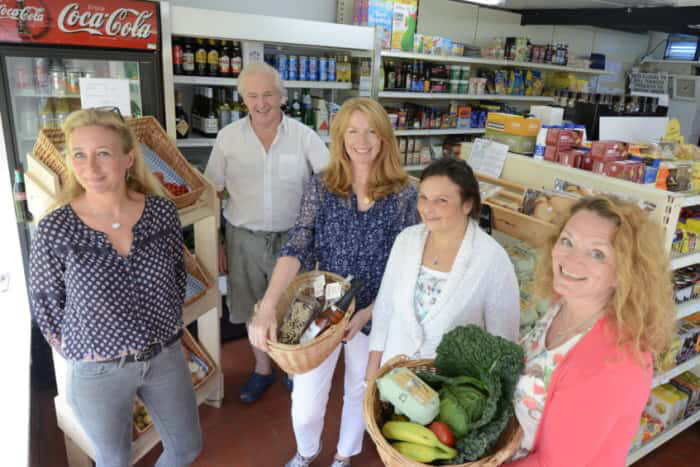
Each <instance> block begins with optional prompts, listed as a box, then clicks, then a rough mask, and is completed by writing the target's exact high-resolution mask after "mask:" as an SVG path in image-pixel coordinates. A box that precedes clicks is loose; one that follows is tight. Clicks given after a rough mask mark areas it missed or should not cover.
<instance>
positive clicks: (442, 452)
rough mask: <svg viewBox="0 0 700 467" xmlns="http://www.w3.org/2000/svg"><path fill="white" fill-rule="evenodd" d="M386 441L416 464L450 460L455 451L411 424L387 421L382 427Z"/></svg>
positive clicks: (421, 427)
mask: <svg viewBox="0 0 700 467" xmlns="http://www.w3.org/2000/svg"><path fill="white" fill-rule="evenodd" d="M382 434H383V435H384V437H385V438H386V439H389V440H394V441H396V442H395V443H392V446H393V447H394V449H396V450H397V451H399V453H400V454H401V455H402V456H406V457H408V458H409V459H413V460H415V461H418V462H432V461H434V460H438V459H452V458H453V457H455V456H457V451H455V450H454V449H452V448H451V447H449V446H447V445H445V444H443V443H441V442H440V440H438V439H437V436H435V433H433V432H432V431H430V430H429V429H428V428H426V427H424V426H422V425H419V424H417V423H413V422H402V421H389V422H386V423H385V424H384V426H383V427H382Z"/></svg>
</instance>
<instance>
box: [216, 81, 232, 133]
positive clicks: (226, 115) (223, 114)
mask: <svg viewBox="0 0 700 467" xmlns="http://www.w3.org/2000/svg"><path fill="white" fill-rule="evenodd" d="M216 114H217V116H218V118H219V129H223V128H224V127H225V126H226V125H228V124H229V123H231V107H230V106H229V105H228V102H227V101H226V88H220V89H219V99H218V104H217V107H216Z"/></svg>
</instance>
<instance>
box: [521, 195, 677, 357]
mask: <svg viewBox="0 0 700 467" xmlns="http://www.w3.org/2000/svg"><path fill="white" fill-rule="evenodd" d="M579 211H590V212H592V213H594V214H597V215H598V216H600V217H602V218H603V219H607V220H610V221H612V222H613V223H614V224H615V225H616V226H617V230H616V231H615V234H614V238H613V241H612V246H613V248H614V250H615V274H616V284H617V285H616V287H615V291H614V293H613V297H612V300H611V307H610V311H609V312H608V316H609V318H610V319H611V320H612V322H613V323H614V324H615V326H616V328H617V331H618V336H619V341H618V344H619V345H621V346H627V345H629V346H631V349H632V350H633V351H635V352H647V351H648V352H651V353H652V354H653V355H655V356H656V355H659V354H660V353H661V352H663V351H664V350H665V349H666V348H667V347H668V344H669V343H670V341H671V339H672V337H673V335H674V334H675V316H674V315H675V306H674V302H673V286H672V282H671V271H670V262H669V258H668V255H667V254H666V252H665V251H664V248H663V235H662V231H661V228H660V226H659V225H658V224H657V223H655V222H653V221H652V220H651V219H650V218H649V216H648V215H647V214H646V213H645V212H644V211H642V209H640V208H639V207H638V206H637V205H635V204H633V203H630V202H627V201H622V200H618V199H615V198H610V197H605V196H596V197H592V198H584V199H582V200H580V201H579V202H577V203H576V204H575V205H574V206H573V207H572V208H571V212H570V214H569V216H567V218H566V220H565V221H563V222H562V223H561V225H560V226H559V229H558V230H557V234H556V235H553V236H551V237H550V238H549V239H547V241H546V242H545V244H544V245H543V246H542V252H543V254H542V255H541V257H540V260H539V261H538V264H537V269H536V272H535V284H536V286H535V288H536V290H535V292H536V293H537V295H538V296H540V297H541V298H546V299H553V298H555V292H554V289H553V285H552V281H553V272H552V248H553V247H554V245H555V244H556V242H557V241H558V239H559V236H560V234H561V232H562V230H563V229H564V226H565V225H566V223H567V222H568V220H569V219H570V218H571V217H573V215H574V214H576V213H577V212H579Z"/></svg>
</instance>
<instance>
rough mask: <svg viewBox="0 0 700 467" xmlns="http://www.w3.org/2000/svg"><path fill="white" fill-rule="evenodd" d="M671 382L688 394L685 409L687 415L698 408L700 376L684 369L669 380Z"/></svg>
mask: <svg viewBox="0 0 700 467" xmlns="http://www.w3.org/2000/svg"><path fill="white" fill-rule="evenodd" d="M671 384H672V385H673V386H674V387H675V388H676V389H678V390H679V391H682V392H684V393H686V394H688V406H687V408H686V411H685V416H686V417H687V416H688V415H689V414H690V413H691V412H693V411H695V410H696V409H698V408H700V376H698V375H696V374H695V373H693V372H691V371H686V372H684V373H681V374H680V375H678V376H676V377H675V378H673V379H672V380H671Z"/></svg>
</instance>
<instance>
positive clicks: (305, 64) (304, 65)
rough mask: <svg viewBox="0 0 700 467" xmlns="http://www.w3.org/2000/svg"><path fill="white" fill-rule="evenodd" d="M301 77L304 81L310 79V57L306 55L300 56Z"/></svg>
mask: <svg viewBox="0 0 700 467" xmlns="http://www.w3.org/2000/svg"><path fill="white" fill-rule="evenodd" d="M299 79H300V80H302V81H308V80H309V57H307V56H306V55H301V56H300V57H299Z"/></svg>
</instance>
